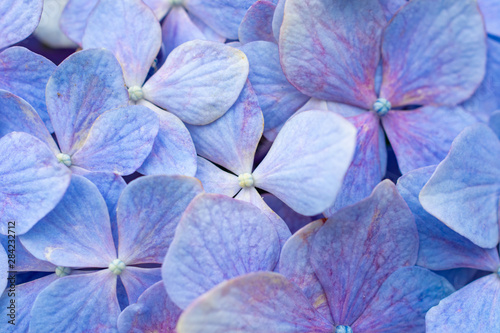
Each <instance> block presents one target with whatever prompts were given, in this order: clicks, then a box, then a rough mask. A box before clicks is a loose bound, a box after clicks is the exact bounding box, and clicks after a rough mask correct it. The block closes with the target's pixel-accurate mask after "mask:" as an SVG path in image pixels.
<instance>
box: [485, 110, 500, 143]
mask: <svg viewBox="0 0 500 333" xmlns="http://www.w3.org/2000/svg"><path fill="white" fill-rule="evenodd" d="M488 125H489V126H490V128H491V129H492V130H493V132H495V134H496V135H497V136H498V139H499V140H500V111H497V112H495V113H493V114H492V115H491V117H490V120H489V122H488Z"/></svg>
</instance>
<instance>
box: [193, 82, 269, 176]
mask: <svg viewBox="0 0 500 333" xmlns="http://www.w3.org/2000/svg"><path fill="white" fill-rule="evenodd" d="M187 128H188V129H189V132H190V133H191V136H192V137H193V141H194V144H195V147H196V152H197V153H198V155H200V156H202V157H204V158H206V159H207V160H209V161H211V162H213V163H217V164H219V165H221V166H223V167H225V168H226V169H228V170H229V171H231V172H234V173H235V174H237V175H240V174H243V173H250V172H252V167H253V160H254V156H255V151H256V149H257V145H258V143H259V140H260V138H261V136H262V130H263V128H264V118H263V116H262V111H261V110H260V107H259V101H258V100H257V96H256V95H255V92H254V90H253V89H252V86H251V85H250V83H249V82H248V81H247V84H246V85H245V87H244V88H243V90H242V92H241V94H240V97H239V98H238V100H237V101H236V103H234V105H233V106H232V107H231V108H230V109H229V110H228V111H227V112H226V114H224V115H223V116H222V117H220V118H219V119H217V120H216V121H214V122H213V123H210V124H208V125H204V126H191V125H188V126H187Z"/></svg>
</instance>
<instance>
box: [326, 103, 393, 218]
mask: <svg viewBox="0 0 500 333" xmlns="http://www.w3.org/2000/svg"><path fill="white" fill-rule="evenodd" d="M329 105H331V103H329ZM344 105H345V104H344ZM336 109H339V108H336ZM340 109H341V110H340V111H343V112H346V113H348V112H350V110H349V107H342V108H340ZM358 110H359V109H358ZM347 120H349V121H350V122H351V123H352V124H353V125H354V126H355V127H356V129H357V130H358V132H357V135H356V142H357V144H356V152H355V153H354V158H353V160H352V163H351V165H350V166H349V169H348V170H347V173H346V174H345V176H344V181H343V183H342V187H341V188H340V191H339V194H338V195H337V199H336V200H335V203H334V204H333V205H332V206H330V207H329V208H328V209H327V210H325V211H324V212H323V213H324V214H325V216H326V217H330V216H332V215H333V214H334V213H335V212H336V211H337V210H339V209H341V208H343V207H346V206H349V205H352V204H355V203H356V202H358V201H360V200H362V199H364V198H366V197H368V196H369V195H370V194H371V193H372V191H373V189H374V188H375V186H377V184H378V183H379V182H380V181H381V180H382V177H383V176H384V175H385V171H386V170H385V165H386V164H387V162H386V161H387V148H386V146H385V136H384V132H383V130H382V128H381V126H380V121H379V117H378V116H377V115H376V114H375V113H374V112H366V111H364V112H362V113H360V114H359V115H357V116H352V117H349V118H347Z"/></svg>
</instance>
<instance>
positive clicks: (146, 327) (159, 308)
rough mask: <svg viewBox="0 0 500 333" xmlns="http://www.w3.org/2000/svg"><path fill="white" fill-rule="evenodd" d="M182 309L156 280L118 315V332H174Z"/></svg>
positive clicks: (161, 283)
mask: <svg viewBox="0 0 500 333" xmlns="http://www.w3.org/2000/svg"><path fill="white" fill-rule="evenodd" d="M181 312H182V310H181V309H180V308H179V307H177V305H175V304H174V302H172V300H171V299H170V298H169V297H168V295H167V292H166V291H165V287H164V286H163V282H162V281H160V282H157V283H155V284H154V285H152V286H151V287H149V288H148V289H146V291H145V292H144V293H143V294H142V295H141V297H139V300H138V301H137V303H135V304H131V305H129V306H128V307H126V308H125V310H123V311H122V313H121V314H120V316H119V317H118V332H120V333H137V332H155V331H156V332H162V333H175V332H176V331H175V326H176V325H177V320H178V319H179V316H180V315H181Z"/></svg>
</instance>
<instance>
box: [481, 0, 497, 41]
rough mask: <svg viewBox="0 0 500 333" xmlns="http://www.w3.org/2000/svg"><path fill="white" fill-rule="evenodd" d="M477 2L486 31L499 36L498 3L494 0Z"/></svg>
mask: <svg viewBox="0 0 500 333" xmlns="http://www.w3.org/2000/svg"><path fill="white" fill-rule="evenodd" d="M477 4H478V5H479V9H480V10H481V14H482V15H483V18H484V24H485V25H486V32H488V33H489V34H492V35H495V36H497V37H500V22H499V21H498V18H499V17H500V3H498V1H495V0H478V1H477Z"/></svg>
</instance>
